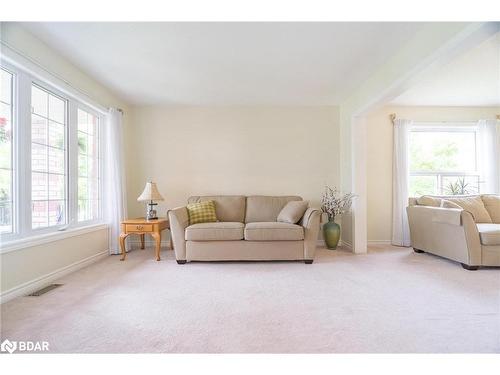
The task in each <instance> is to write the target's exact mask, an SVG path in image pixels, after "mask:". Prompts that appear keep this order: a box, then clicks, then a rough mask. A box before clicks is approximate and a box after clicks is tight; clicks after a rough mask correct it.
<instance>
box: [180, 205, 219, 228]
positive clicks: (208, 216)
mask: <svg viewBox="0 0 500 375" xmlns="http://www.w3.org/2000/svg"><path fill="white" fill-rule="evenodd" d="M187 210H188V215H189V225H193V224H197V223H213V222H216V221H217V215H216V214H215V202H214V201H205V202H198V203H191V204H188V205H187Z"/></svg>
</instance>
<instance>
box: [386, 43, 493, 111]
mask: <svg viewBox="0 0 500 375" xmlns="http://www.w3.org/2000/svg"><path fill="white" fill-rule="evenodd" d="M391 104H393V105H410V106H498V105H500V33H499V34H497V35H495V36H493V37H491V38H490V39H488V40H486V41H485V42H483V43H481V44H480V45H478V46H477V47H475V48H473V49H471V50H469V51H467V52H465V53H464V54H462V55H460V56H458V57H457V58H456V59H454V60H453V61H451V62H450V63H448V64H447V65H445V66H443V67H442V68H440V69H439V70H438V71H436V72H433V73H432V74H429V75H427V76H426V77H424V78H423V79H422V80H421V81H420V82H419V83H418V84H417V85H415V86H414V87H412V88H411V89H410V90H408V91H406V92H405V93H403V94H402V95H400V96H399V97H397V98H396V99H394V100H393V101H392V102H391Z"/></svg>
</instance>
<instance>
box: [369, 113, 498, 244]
mask: <svg viewBox="0 0 500 375" xmlns="http://www.w3.org/2000/svg"><path fill="white" fill-rule="evenodd" d="M391 113H396V114H397V116H398V117H399V118H405V119H410V120H414V121H477V120H479V119H486V118H495V116H496V115H497V114H500V113H499V108H498V107H406V106H405V107H400V106H392V107H391V106H387V107H383V108H381V109H379V110H377V111H375V112H372V113H370V114H369V115H368V116H367V117H366V123H367V132H368V137H367V148H368V150H367V154H368V163H367V180H368V241H390V239H391V233H392V232H391V226H392V154H393V152H392V151H393V125H392V122H391V120H390V119H389V114H391Z"/></svg>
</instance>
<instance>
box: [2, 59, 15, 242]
mask: <svg viewBox="0 0 500 375" xmlns="http://www.w3.org/2000/svg"><path fill="white" fill-rule="evenodd" d="M0 73H1V77H0V79H1V81H0V84H1V86H0V233H11V232H12V230H13V195H12V193H13V190H14V189H13V182H14V181H13V180H14V179H13V165H12V164H13V163H12V151H13V150H12V145H13V142H12V140H13V127H12V119H13V99H14V75H13V74H12V73H10V72H8V71H7V70H5V69H0Z"/></svg>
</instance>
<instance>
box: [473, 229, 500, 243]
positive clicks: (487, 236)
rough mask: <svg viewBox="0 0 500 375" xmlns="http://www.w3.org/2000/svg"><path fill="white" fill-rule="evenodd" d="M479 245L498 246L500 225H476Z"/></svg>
mask: <svg viewBox="0 0 500 375" xmlns="http://www.w3.org/2000/svg"><path fill="white" fill-rule="evenodd" d="M477 230H478V231H479V238H480V239H481V244H483V245H485V246H497V245H500V224H488V223H486V224H477Z"/></svg>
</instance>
